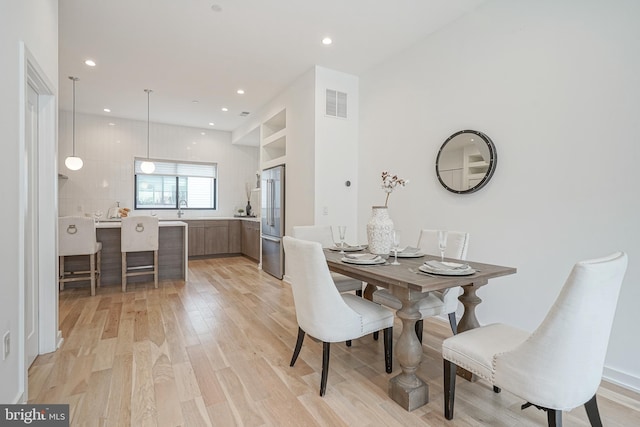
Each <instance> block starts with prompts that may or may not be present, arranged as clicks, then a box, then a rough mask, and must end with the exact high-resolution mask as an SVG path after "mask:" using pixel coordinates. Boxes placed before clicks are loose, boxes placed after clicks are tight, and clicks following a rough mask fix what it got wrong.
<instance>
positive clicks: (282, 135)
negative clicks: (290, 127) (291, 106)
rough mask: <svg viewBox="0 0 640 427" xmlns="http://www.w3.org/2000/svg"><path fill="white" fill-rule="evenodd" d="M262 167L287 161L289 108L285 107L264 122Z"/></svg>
mask: <svg viewBox="0 0 640 427" xmlns="http://www.w3.org/2000/svg"><path fill="white" fill-rule="evenodd" d="M260 147H261V153H260V154H261V156H260V157H261V160H262V168H263V169H265V168H267V167H271V166H275V165H280V164H284V163H285V158H286V156H287V110H286V109H284V110H282V111H280V112H279V113H277V114H276V115H274V116H273V117H271V118H270V119H268V120H267V121H265V122H264V123H263V124H262V143H261V144H260Z"/></svg>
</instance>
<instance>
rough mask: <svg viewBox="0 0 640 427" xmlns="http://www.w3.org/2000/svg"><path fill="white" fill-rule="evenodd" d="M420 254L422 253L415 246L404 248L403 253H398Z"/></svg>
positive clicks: (401, 252) (400, 252)
mask: <svg viewBox="0 0 640 427" xmlns="http://www.w3.org/2000/svg"><path fill="white" fill-rule="evenodd" d="M418 252H420V248H414V247H413V246H407V247H406V248H404V249H403V250H401V251H398V253H399V254H411V255H413V254H417V253H418Z"/></svg>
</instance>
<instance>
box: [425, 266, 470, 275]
mask: <svg viewBox="0 0 640 427" xmlns="http://www.w3.org/2000/svg"><path fill="white" fill-rule="evenodd" d="M467 267H468V268H452V269H450V270H449V269H440V268H432V267H430V266H429V265H427V264H422V265H421V266H420V267H418V270H420V271H422V272H425V273H429V274H437V275H439V276H469V275H471V274H473V273H475V272H476V271H475V270H474V269H473V268H471V267H469V266H467Z"/></svg>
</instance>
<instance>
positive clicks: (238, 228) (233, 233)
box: [229, 220, 242, 254]
mask: <svg viewBox="0 0 640 427" xmlns="http://www.w3.org/2000/svg"><path fill="white" fill-rule="evenodd" d="M240 222H241V221H237V220H236V221H229V253H230V254H239V253H241V252H242V224H240Z"/></svg>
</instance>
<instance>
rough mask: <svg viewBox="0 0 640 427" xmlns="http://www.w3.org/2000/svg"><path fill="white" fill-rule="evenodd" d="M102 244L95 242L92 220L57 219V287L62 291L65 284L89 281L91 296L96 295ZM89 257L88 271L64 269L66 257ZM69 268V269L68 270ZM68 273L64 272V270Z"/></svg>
mask: <svg viewBox="0 0 640 427" xmlns="http://www.w3.org/2000/svg"><path fill="white" fill-rule="evenodd" d="M101 251H102V243H100V242H98V241H96V225H95V223H94V222H93V219H92V218H87V217H83V216H65V217H61V218H58V260H59V263H60V266H59V271H58V286H59V287H60V290H64V284H65V283H66V282H78V281H86V280H89V281H90V282H91V296H94V295H95V294H96V281H97V283H98V287H99V286H100V271H101V266H100V264H101V261H100V260H101V256H100V255H101ZM78 255H88V256H89V270H76V271H71V268H74V267H73V263H72V265H71V266H69V265H68V266H67V267H66V268H65V259H64V257H66V256H78ZM70 267H71V268H70ZM67 269H68V270H69V271H65V270H67ZM96 278H97V280H96Z"/></svg>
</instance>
